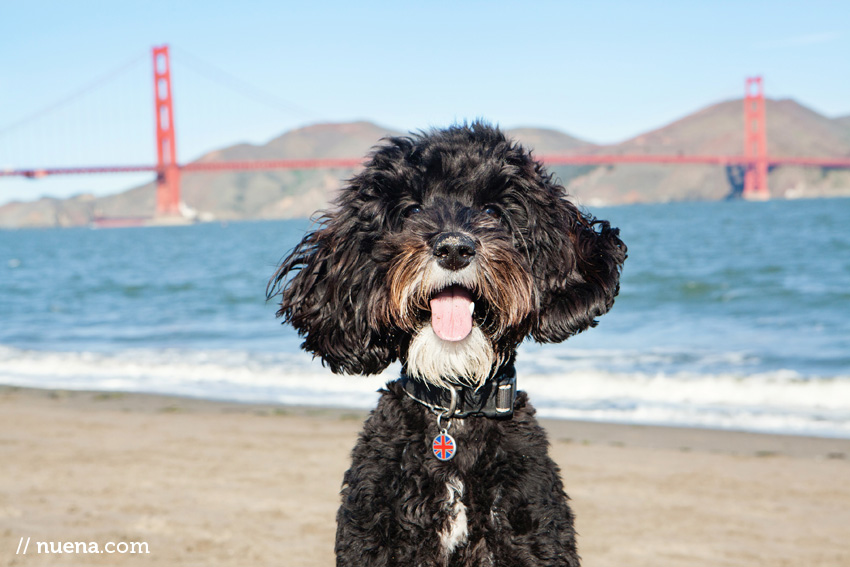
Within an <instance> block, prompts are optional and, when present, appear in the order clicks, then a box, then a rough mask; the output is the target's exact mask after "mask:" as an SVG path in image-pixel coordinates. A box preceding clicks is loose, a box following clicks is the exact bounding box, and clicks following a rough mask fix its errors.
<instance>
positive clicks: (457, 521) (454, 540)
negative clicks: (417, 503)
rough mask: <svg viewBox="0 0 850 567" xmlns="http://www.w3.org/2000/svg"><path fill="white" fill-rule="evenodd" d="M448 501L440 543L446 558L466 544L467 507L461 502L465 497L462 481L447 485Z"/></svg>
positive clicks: (450, 482) (456, 480)
mask: <svg viewBox="0 0 850 567" xmlns="http://www.w3.org/2000/svg"><path fill="white" fill-rule="evenodd" d="M446 490H447V491H448V499H447V500H446V503H445V504H444V506H443V509H444V510H445V512H446V520H445V523H444V524H443V528H442V530H440V543H442V546H443V553H444V554H445V555H446V556H449V555H451V554H452V552H453V551H454V550H455V549H457V547H458V546H460V545H463V544H465V543H466V540H467V535H468V532H467V525H466V506H464V505H463V502H461V498H462V497H463V483H462V482H461V481H460V479H457V478H453V479H451V480H449V482H447V483H446Z"/></svg>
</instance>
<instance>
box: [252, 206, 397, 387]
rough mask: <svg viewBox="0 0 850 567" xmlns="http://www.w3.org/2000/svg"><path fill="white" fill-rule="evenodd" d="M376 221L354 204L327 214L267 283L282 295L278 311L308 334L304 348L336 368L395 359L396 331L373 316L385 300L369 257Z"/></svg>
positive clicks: (376, 367) (377, 367) (351, 369)
mask: <svg viewBox="0 0 850 567" xmlns="http://www.w3.org/2000/svg"><path fill="white" fill-rule="evenodd" d="M373 224H374V223H369V222H363V219H358V218H357V217H356V216H355V213H354V212H353V211H352V208H351V207H341V208H340V209H338V210H337V211H335V212H331V213H328V214H326V215H325V216H324V217H323V219H322V226H321V227H320V228H318V229H317V230H315V231H313V232H310V233H308V234H307V235H306V236H305V237H304V239H303V240H302V241H301V242H300V243H299V244H298V245H297V246H296V247H295V249H294V250H293V251H292V252H291V253H290V254H289V256H287V257H286V258H285V259H284V260H283V262H282V263H281V266H280V268H278V270H277V272H276V273H275V275H274V276H272V279H271V281H270V282H269V285H268V288H267V297H268V298H269V299H270V298H272V297H273V296H275V295H279V296H280V309H279V310H278V312H277V315H278V317H283V319H284V323H291V324H292V326H293V327H295V329H296V330H297V331H298V334H299V336H301V337H303V338H304V342H303V343H302V345H301V348H303V349H304V350H306V351H309V352H312V353H313V354H315V355H318V356H320V357H321V358H322V361H323V363H325V364H327V365H328V366H330V368H331V370H333V371H334V372H336V373H349V374H375V373H378V372H381V371H382V370H384V369H385V368H386V367H387V365H389V364H390V363H391V362H392V361H393V360H395V352H394V350H393V348H392V347H391V346H390V345H391V342H390V341H391V333H390V332H388V331H387V330H385V329H381V328H378V324H377V323H376V318H375V317H374V316H372V314H373V313H375V312H376V310H377V309H378V308H379V306H380V304H381V301H382V300H383V301H385V298H384V292H383V289H382V287H381V286H380V285H379V282H381V281H383V277H382V276H381V275H380V274H378V269H379V268H378V266H377V265H376V264H375V263H374V262H373V261H372V260H371V259H370V257H369V251H370V248H371V238H372V237H371V236H370V234H375V232H373V231H377V230H378V228H377V227H375V226H373Z"/></svg>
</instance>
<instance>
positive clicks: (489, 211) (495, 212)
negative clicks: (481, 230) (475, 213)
mask: <svg viewBox="0 0 850 567" xmlns="http://www.w3.org/2000/svg"><path fill="white" fill-rule="evenodd" d="M481 211H482V212H483V213H484V214H485V215H487V216H490V217H493V218H494V219H500V218H502V211H500V210H499V209H497V208H496V207H494V206H492V205H487V206H486V207H484V208H483V209H481Z"/></svg>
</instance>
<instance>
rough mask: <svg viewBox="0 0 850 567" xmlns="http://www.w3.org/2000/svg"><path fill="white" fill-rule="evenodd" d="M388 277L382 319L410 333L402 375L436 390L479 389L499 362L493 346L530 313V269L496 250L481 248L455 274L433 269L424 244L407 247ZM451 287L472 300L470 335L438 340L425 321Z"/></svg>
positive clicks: (509, 253) (501, 357) (500, 358)
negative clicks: (450, 386) (440, 295)
mask: <svg viewBox="0 0 850 567" xmlns="http://www.w3.org/2000/svg"><path fill="white" fill-rule="evenodd" d="M388 278H389V284H390V286H389V287H390V301H389V302H388V303H387V305H386V306H384V310H383V314H382V317H383V318H384V319H385V320H388V321H393V323H394V325H395V326H397V327H399V328H400V329H402V330H403V331H406V332H408V333H410V334H411V337H412V338H411V340H410V344H409V345H408V349H407V361H406V362H407V373H408V375H410V376H414V377H417V378H419V379H422V380H424V381H427V382H429V383H432V384H434V385H437V386H441V387H446V386H447V385H448V384H449V383H451V384H458V385H469V386H473V387H479V386H481V385H483V384H484V383H485V382H486V381H487V379H488V378H490V376H491V375H492V374H493V372H495V371H496V370H497V369H498V368H499V366H500V365H501V364H502V363H503V362H504V357H505V355H504V353H501V352H500V349H499V348H497V346H496V344H497V342H498V341H499V340H500V339H504V337H505V336H506V335H508V334H510V333H513V332H514V331H515V330H516V329H517V328H521V327H522V326H523V325H524V324H525V322H526V320H527V318H528V316H529V315H530V313H531V312H532V310H533V303H534V294H533V291H532V284H531V276H530V273H529V271H528V270H527V269H525V268H524V263H523V262H522V261H521V259H517V257H516V254H515V253H512V251H506V250H504V249H503V248H501V247H498V246H493V247H489V248H488V247H487V246H486V245H485V244H482V245H481V247H480V248H479V253H478V254H477V255H476V260H475V261H474V262H473V263H472V264H470V265H469V266H467V267H466V268H464V269H462V270H456V271H454V270H446V269H444V268H441V267H440V266H439V265H437V263H436V261H435V260H434V259H433V256H432V254H431V250H430V248H429V247H427V246H426V245H425V244H424V243H418V244H415V245H410V246H409V247H406V248H404V249H403V250H402V253H401V254H399V255H398V256H396V258H395V261H394V262H393V263H392V264H391V266H390V270H389V273H388ZM451 286H458V287H462V288H463V289H465V290H466V291H468V292H469V295H471V297H472V299H473V301H474V310H475V312H474V314H473V325H472V331H471V332H470V333H469V334H468V335H467V336H466V337H464V338H462V339H461V340H444V339H442V338H440V337H439V336H438V334H437V333H436V332H435V330H434V326H433V324H432V321H431V319H429V317H430V316H431V300H432V298H433V297H434V296H435V294H437V293H438V292H441V291H443V290H446V289H447V288H449V287H451ZM519 340H521V339H519ZM514 347H515V345H514Z"/></svg>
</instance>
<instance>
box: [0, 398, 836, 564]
mask: <svg viewBox="0 0 850 567" xmlns="http://www.w3.org/2000/svg"><path fill="white" fill-rule="evenodd" d="M365 416H366V413H365V412H360V411H346V410H337V409H309V408H290V407H282V406H272V405H245V404H232V403H220V402H210V401H200V400H191V399H183V398H170V397H160V396H147V395H137V394H113V393H93V392H54V391H43V390H28V389H17V388H8V387H2V388H0V566H12V565H14V566H37V565H45V566H47V565H50V566H53V565H145V566H154V565H156V566H159V565H162V566H183V565H198V566H202V565H203V566H217V565H222V566H224V565H227V566H230V565H248V564H250V565H283V566H286V567H301V566H318V565H322V566H331V565H333V564H334V557H333V539H334V533H335V518H334V517H335V513H336V508H337V506H338V493H339V487H340V482H341V479H342V475H343V472H344V471H345V469H346V467H347V466H348V459H349V452H350V450H351V447H352V446H353V445H354V442H355V438H356V436H357V433H358V431H359V430H360V426H361V422H362V420H363V419H364V418H365ZM542 422H543V425H544V426H545V427H546V428H547V430H548V431H549V437H550V440H551V442H552V456H553V458H554V459H555V461H556V462H557V463H558V464H559V465H560V466H561V468H562V474H563V477H564V484H565V486H566V489H567V492H568V493H569V494H570V496H571V498H572V505H573V508H574V511H575V513H576V516H577V529H578V531H579V534H580V535H579V547H580V552H581V555H582V557H583V565H585V566H586V567H596V566H598V567H602V566H611V567H614V566H618V567H619V566H625V565H628V566H630V567H640V566H650V565H651V566H663V567H667V566H688V567H699V566H703V565H704V566H709V565H711V566H718V565H735V566H737V565H741V566H761V565H764V566H767V565H770V566H772V567H776V566H782V565H789V566H790V565H794V566H798V565H807V566H808V565H811V566H814V565H818V566H836V567H838V566H841V567H846V566H848V565H850V440H834V439H816V438H805V437H791V436H772V435H757V434H748V433H737V432H722V431H713V430H700V429H676V428H664V427H637V426H628V425H610V424H595V423H584V422H576V421H555V420H543V421H542ZM21 538H24V539H23V540H22V539H21ZM27 538H29V539H30V543H29V548H28V553H27V554H26V555H23V554H21V553H16V551H17V550H18V548H19V545H21V544H22V541H26V539H27ZM38 541H44V542H65V541H71V542H77V541H84V542H97V543H98V544H99V545H104V544H106V543H107V542H116V543H118V542H146V543H147V544H148V549H149V553H148V554H144V555H141V554H123V555H122V554H112V555H109V554H101V555H94V554H87V555H79V554H78V555H73V554H53V555H47V554H43V553H42V554H38V553H36V551H35V545H36V542H38Z"/></svg>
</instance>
